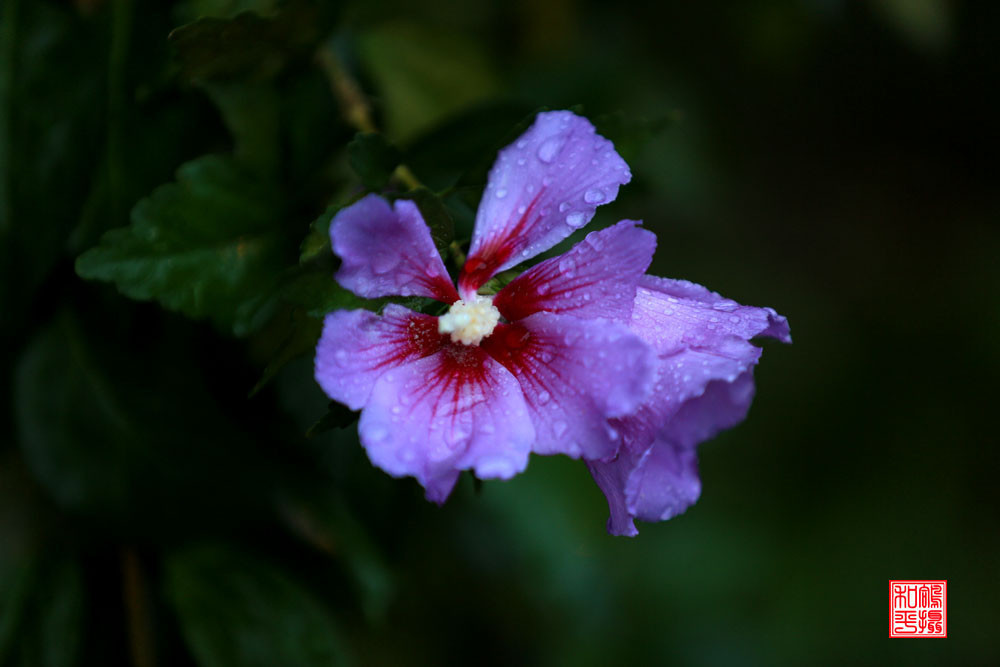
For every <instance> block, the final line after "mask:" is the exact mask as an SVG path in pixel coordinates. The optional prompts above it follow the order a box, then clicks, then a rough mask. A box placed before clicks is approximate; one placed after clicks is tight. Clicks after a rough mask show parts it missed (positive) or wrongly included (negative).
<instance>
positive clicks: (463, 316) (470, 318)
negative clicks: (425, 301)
mask: <svg viewBox="0 0 1000 667" xmlns="http://www.w3.org/2000/svg"><path fill="white" fill-rule="evenodd" d="M499 321H500V311H499V310H497V309H496V308H495V307H494V306H493V298H492V297H488V296H480V295H478V294H477V295H475V296H474V297H472V298H471V299H469V300H468V301H463V300H461V299H459V300H458V301H456V302H455V303H453V304H451V308H449V309H448V312H447V313H445V314H444V315H442V316H441V317H439V318H438V332H439V333H443V334H444V333H446V334H451V342H453V343H462V344H463V345H479V343H480V341H482V340H483V339H484V338H486V337H487V336H489V335H490V334H491V333H493V329H495V328H496V326H497V322H499Z"/></svg>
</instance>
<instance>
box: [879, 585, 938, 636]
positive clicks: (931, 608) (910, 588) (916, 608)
mask: <svg viewBox="0 0 1000 667" xmlns="http://www.w3.org/2000/svg"><path fill="white" fill-rule="evenodd" d="M889 604H890V609H891V611H890V614H891V616H890V619H889V636H890V637H947V636H948V581H947V580H942V581H937V580H930V579H920V580H913V581H909V580H908V581H890V582H889Z"/></svg>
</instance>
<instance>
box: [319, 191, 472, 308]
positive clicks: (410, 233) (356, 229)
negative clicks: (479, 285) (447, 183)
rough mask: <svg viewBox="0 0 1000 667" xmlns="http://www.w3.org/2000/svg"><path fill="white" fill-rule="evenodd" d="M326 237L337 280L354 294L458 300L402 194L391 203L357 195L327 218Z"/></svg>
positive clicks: (424, 230) (419, 219) (428, 236)
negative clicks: (335, 262)
mask: <svg viewBox="0 0 1000 667" xmlns="http://www.w3.org/2000/svg"><path fill="white" fill-rule="evenodd" d="M330 240H331V242H332V244H333V251H334V252H335V253H336V254H337V256H338V257H340V259H341V261H342V263H341V265H340V269H339V270H338V271H337V275H336V278H337V282H339V283H340V284H341V285H342V286H343V287H344V288H346V289H349V290H351V291H352V292H354V293H355V294H357V295H358V296H363V297H365V298H368V299H371V298H375V297H380V296H428V297H432V298H435V299H437V300H438V301H443V302H445V303H454V302H455V301H457V300H458V293H457V292H456V291H455V286H454V285H453V284H452V282H451V278H449V277H448V271H447V270H445V268H444V262H442V261H441V255H440V254H439V253H438V251H437V248H435V247H434V241H433V240H432V239H431V232H430V229H428V228H427V224H426V223H425V222H424V218H423V216H422V215H420V209H418V208H417V205H416V204H414V203H413V202H412V201H410V200H408V199H399V200H397V201H396V204H395V207H391V206H389V203H388V202H387V201H385V200H384V199H382V198H381V197H379V196H378V195H368V196H366V197H364V198H362V199H360V200H358V201H357V202H355V203H354V204H351V205H350V206H348V207H347V208H345V209H342V210H341V211H340V212H339V213H337V215H336V216H335V217H334V218H333V222H332V223H331V224H330Z"/></svg>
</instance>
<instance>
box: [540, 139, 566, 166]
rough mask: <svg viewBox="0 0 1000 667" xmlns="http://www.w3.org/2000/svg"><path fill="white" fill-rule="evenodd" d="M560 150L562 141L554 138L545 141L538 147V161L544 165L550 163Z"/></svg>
mask: <svg viewBox="0 0 1000 667" xmlns="http://www.w3.org/2000/svg"><path fill="white" fill-rule="evenodd" d="M560 148H562V141H561V140H560V139H558V138H556V137H552V138H551V139H546V140H545V141H543V142H542V145H541V146H539V147H538V159H539V160H541V161H542V162H545V163H549V162H552V160H554V159H555V158H556V154H557V153H558V152H559V149H560Z"/></svg>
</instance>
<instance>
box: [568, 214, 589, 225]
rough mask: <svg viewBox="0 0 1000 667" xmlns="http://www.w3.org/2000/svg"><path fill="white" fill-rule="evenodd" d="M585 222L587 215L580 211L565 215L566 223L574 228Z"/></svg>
mask: <svg viewBox="0 0 1000 667" xmlns="http://www.w3.org/2000/svg"><path fill="white" fill-rule="evenodd" d="M586 222H587V216H585V215H584V214H583V213H581V212H580V211H575V212H573V213H570V214H569V215H567V216H566V224H567V225H569V226H570V227H573V228H576V229H578V228H580V227H583V225H584V223H586Z"/></svg>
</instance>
